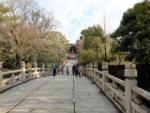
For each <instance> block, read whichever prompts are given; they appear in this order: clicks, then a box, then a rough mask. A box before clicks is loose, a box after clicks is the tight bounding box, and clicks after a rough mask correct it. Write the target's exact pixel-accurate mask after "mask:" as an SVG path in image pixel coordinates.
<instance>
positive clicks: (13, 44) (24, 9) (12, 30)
mask: <svg viewBox="0 0 150 113" xmlns="http://www.w3.org/2000/svg"><path fill="white" fill-rule="evenodd" d="M6 4H7V7H6V6H5V5H2V4H0V61H3V62H4V67H5V68H13V69H16V68H20V62H21V61H22V60H23V61H25V62H26V63H28V65H30V64H32V65H33V63H32V62H35V61H37V63H38V64H39V65H40V66H41V65H42V63H45V64H46V65H47V66H49V64H50V63H56V64H60V63H62V62H63V61H64V60H65V58H66V56H65V51H66V49H67V48H68V45H69V44H68V40H67V39H66V37H65V36H64V35H63V34H62V33H60V32H57V31H54V30H55V27H56V26H57V21H56V20H55V18H54V17H53V16H52V15H51V14H50V13H48V12H46V11H45V10H43V9H41V8H40V7H38V5H37V4H36V2H35V1H33V0H8V1H7V3H6Z"/></svg>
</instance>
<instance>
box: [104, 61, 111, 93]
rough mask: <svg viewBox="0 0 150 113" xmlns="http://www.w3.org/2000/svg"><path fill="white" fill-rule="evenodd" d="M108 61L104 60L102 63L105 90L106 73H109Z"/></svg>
mask: <svg viewBox="0 0 150 113" xmlns="http://www.w3.org/2000/svg"><path fill="white" fill-rule="evenodd" d="M108 73H109V72H108V63H107V62H103V64H102V74H103V75H102V83H103V90H105V82H106V75H107V74H108Z"/></svg>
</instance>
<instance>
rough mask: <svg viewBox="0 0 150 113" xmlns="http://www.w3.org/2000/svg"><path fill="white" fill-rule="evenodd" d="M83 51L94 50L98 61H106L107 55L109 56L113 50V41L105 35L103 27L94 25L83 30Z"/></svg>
mask: <svg viewBox="0 0 150 113" xmlns="http://www.w3.org/2000/svg"><path fill="white" fill-rule="evenodd" d="M81 35H82V37H83V43H82V44H83V49H84V50H88V49H92V50H93V51H94V52H95V53H96V57H95V58H96V61H99V60H100V59H104V58H105V57H106V53H107V54H109V52H110V50H111V49H110V48H111V39H110V38H109V37H107V36H106V35H105V33H104V32H103V30H102V28H101V26H99V25H94V26H92V27H88V28H87V29H84V30H82V32H81Z"/></svg>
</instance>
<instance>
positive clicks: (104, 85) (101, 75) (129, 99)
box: [85, 63, 150, 113]
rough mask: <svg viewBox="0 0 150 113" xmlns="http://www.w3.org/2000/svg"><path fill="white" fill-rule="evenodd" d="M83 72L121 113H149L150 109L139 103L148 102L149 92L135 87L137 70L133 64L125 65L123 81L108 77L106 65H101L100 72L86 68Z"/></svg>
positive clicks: (111, 76)
mask: <svg viewBox="0 0 150 113" xmlns="http://www.w3.org/2000/svg"><path fill="white" fill-rule="evenodd" d="M88 67H89V66H88ZM85 72H86V74H85V75H86V76H87V77H88V78H89V79H91V80H92V81H93V82H94V83H95V84H96V85H97V86H98V87H99V88H100V89H101V90H102V91H103V92H104V93H105V95H106V96H107V97H108V98H109V99H110V100H111V101H112V102H113V103H114V104H115V105H116V107H117V108H118V109H119V110H120V111H121V112H123V113H150V108H148V107H146V105H144V103H142V101H141V98H144V99H146V100H147V101H149V102H150V92H148V91H146V90H144V89H141V88H139V87H138V86H137V80H136V77H137V70H136V66H135V65H134V64H126V65H125V73H124V74H125V77H126V78H125V80H121V79H118V78H116V77H114V76H113V75H110V74H109V73H108V64H107V63H104V64H103V65H102V71H98V70H97V69H92V68H86V71H85Z"/></svg>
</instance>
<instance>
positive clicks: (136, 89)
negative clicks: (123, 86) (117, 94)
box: [132, 87, 150, 101]
mask: <svg viewBox="0 0 150 113" xmlns="http://www.w3.org/2000/svg"><path fill="white" fill-rule="evenodd" d="M132 91H133V92H134V93H136V94H138V95H139V96H141V97H143V98H145V99H146V100H148V101H150V92H148V91H146V90H144V89H142V88H139V87H133V88H132Z"/></svg>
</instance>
